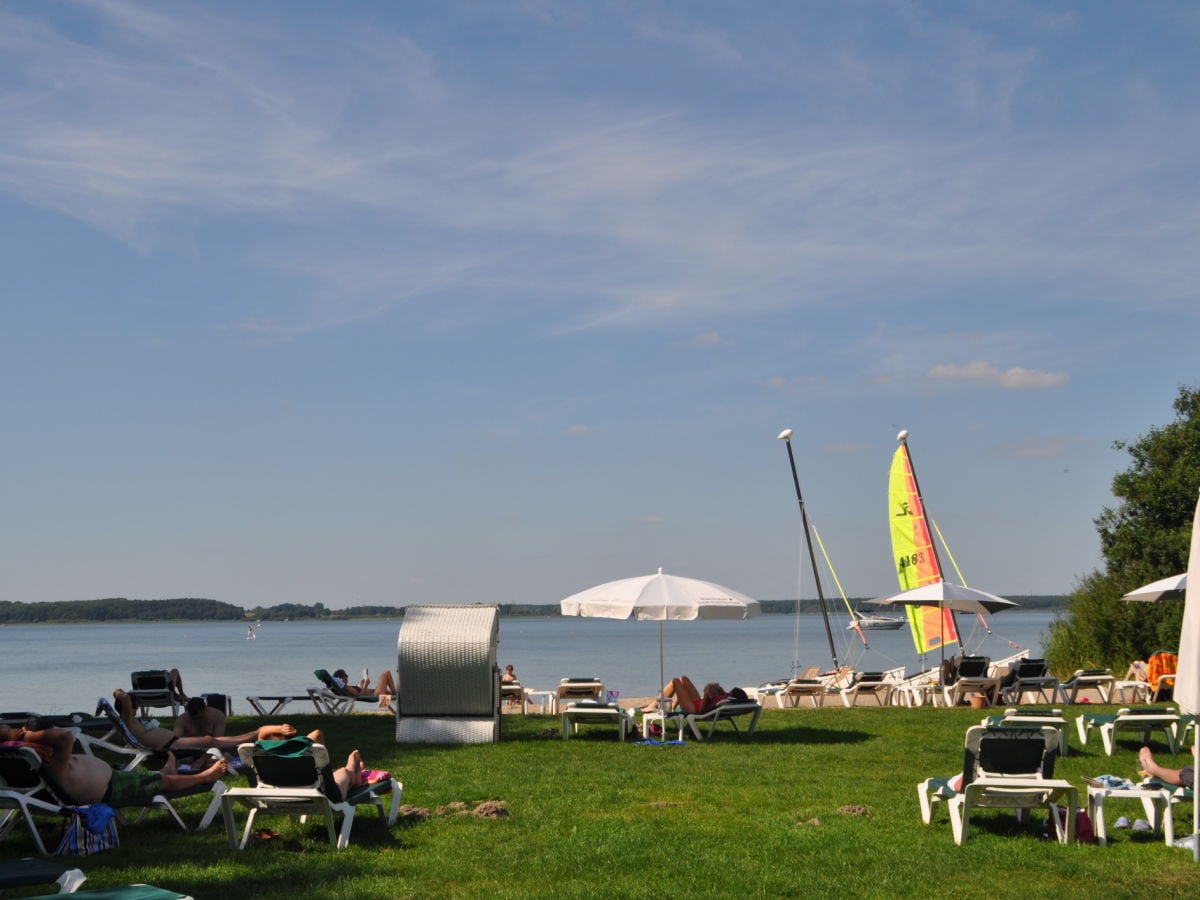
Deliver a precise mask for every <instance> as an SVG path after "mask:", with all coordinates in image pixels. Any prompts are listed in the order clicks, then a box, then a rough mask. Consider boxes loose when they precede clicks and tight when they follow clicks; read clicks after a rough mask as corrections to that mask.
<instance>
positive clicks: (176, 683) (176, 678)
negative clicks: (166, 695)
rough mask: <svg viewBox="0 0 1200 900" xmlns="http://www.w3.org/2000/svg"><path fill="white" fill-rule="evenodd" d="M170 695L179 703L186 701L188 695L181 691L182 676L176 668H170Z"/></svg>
mask: <svg viewBox="0 0 1200 900" xmlns="http://www.w3.org/2000/svg"><path fill="white" fill-rule="evenodd" d="M171 696H173V697H174V698H175V699H176V700H178V701H179V702H180V703H187V701H188V695H187V694H185V693H184V692H183V676H182V675H180V674H179V670H178V669H172V670H171Z"/></svg>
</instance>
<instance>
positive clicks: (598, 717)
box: [562, 700, 636, 741]
mask: <svg viewBox="0 0 1200 900" xmlns="http://www.w3.org/2000/svg"><path fill="white" fill-rule="evenodd" d="M634 715H635V713H634V710H630V709H622V708H621V707H620V706H619V705H618V704H616V703H601V702H599V701H597V700H580V701H578V702H576V703H568V704H567V706H566V708H565V709H564V710H563V711H562V737H563V740H566V739H567V738H568V737H569V736H570V735H571V734H572V733H574V734H578V733H579V726H580V725H616V726H617V731H618V734H619V738H620V740H622V741H624V740H625V735H626V734H628V733H629V732H631V731H633V729H634V728H635V727H636V722H635V720H634Z"/></svg>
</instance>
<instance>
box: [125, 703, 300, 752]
mask: <svg viewBox="0 0 1200 900" xmlns="http://www.w3.org/2000/svg"><path fill="white" fill-rule="evenodd" d="M113 701H114V706H116V709H117V712H118V713H120V715H121V720H122V721H123V722H124V723H125V724H126V726H128V728H129V730H130V732H132V734H133V736H134V737H135V738H137V739H138V740H139V741H141V742H142V743H143V744H145V745H146V746H147V747H149V748H151V749H152V750H199V751H204V750H211V749H212V748H214V747H215V748H216V749H218V750H237V748H238V744H245V743H249V742H250V741H259V740H267V739H271V738H287V737H291V736H292V735H294V734H295V733H296V729H295V728H293V727H292V726H291V725H263V726H262V727H261V728H257V729H255V730H254V731H247V732H246V733H245V734H235V735H233V736H232V737H226V736H224V735H219V736H213V735H207V734H201V735H190V736H186V737H185V736H181V735H179V734H176V733H175V732H173V731H168V730H167V729H165V728H158V727H154V728H147V727H146V726H145V725H143V724H142V721H141V719H139V718H138V717H137V716H135V715H134V714H133V698H132V697H130V696H129V695H128V694H127V693H125V692H124V691H123V690H121V689H120V688H117V690H115V691H113Z"/></svg>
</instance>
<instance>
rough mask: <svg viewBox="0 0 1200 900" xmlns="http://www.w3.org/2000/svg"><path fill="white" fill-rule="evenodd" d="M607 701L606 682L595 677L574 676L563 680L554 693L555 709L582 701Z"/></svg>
mask: <svg viewBox="0 0 1200 900" xmlns="http://www.w3.org/2000/svg"><path fill="white" fill-rule="evenodd" d="M604 699H605V693H604V682H602V681H601V680H600V679H599V678H597V677H596V676H595V675H572V676H570V677H567V678H563V679H562V680H561V681H559V683H558V689H557V690H556V691H555V692H554V708H555V709H562V708H563V707H564V706H567V705H568V704H571V703H578V702H579V701H581V700H594V701H597V702H599V701H602V700H604Z"/></svg>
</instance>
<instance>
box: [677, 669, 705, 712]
mask: <svg viewBox="0 0 1200 900" xmlns="http://www.w3.org/2000/svg"><path fill="white" fill-rule="evenodd" d="M672 684H675V691H674V696H675V702H676V703H678V704H679V708H680V709H682V710H683V711H684V712H686V713H694V712H697V711H699V709H700V692H699V691H698V690H696V685H694V684H692V679H690V678H688V677H687V676H686V675H683V676H681V677H679V678H675V679H673V680H672Z"/></svg>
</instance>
